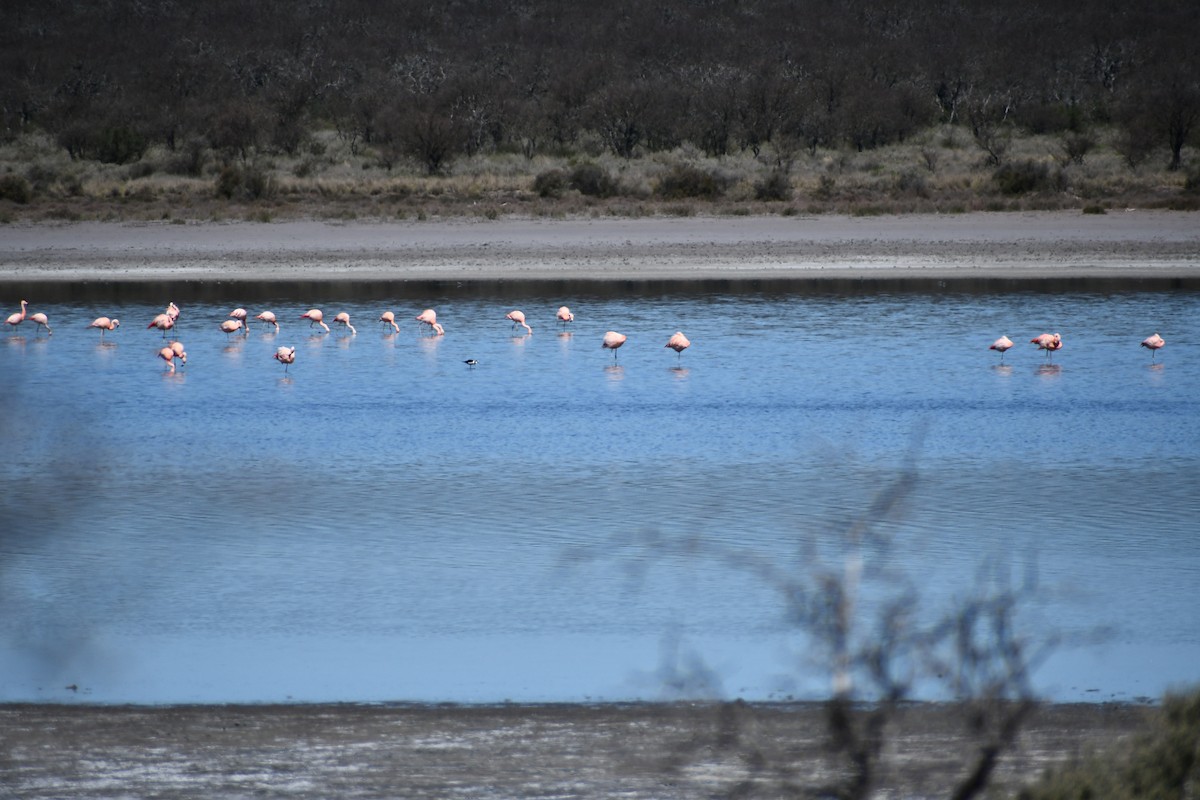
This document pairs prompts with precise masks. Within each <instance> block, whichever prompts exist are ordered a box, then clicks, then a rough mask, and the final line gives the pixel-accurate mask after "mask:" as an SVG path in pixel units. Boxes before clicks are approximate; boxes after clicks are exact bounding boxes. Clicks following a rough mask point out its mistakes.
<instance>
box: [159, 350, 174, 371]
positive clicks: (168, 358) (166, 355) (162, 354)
mask: <svg viewBox="0 0 1200 800" xmlns="http://www.w3.org/2000/svg"><path fill="white" fill-rule="evenodd" d="M158 357H159V358H161V359H162V360H163V361H165V362H167V366H169V367H170V368H171V372H174V371H175V351H174V350H172V349H171V348H169V347H164V348H162V349H161V350H159V351H158Z"/></svg>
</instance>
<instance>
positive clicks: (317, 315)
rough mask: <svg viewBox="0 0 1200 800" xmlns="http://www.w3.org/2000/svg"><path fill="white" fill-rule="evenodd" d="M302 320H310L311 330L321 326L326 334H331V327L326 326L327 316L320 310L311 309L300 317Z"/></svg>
mask: <svg viewBox="0 0 1200 800" xmlns="http://www.w3.org/2000/svg"><path fill="white" fill-rule="evenodd" d="M300 319H306V320H308V327H310V328H311V327H312V326H313V325H320V326H321V327H322V328H324V329H325V332H326V333H329V326H328V325H326V324H325V314H324V313H322V311H321V309H319V308H310V309H309V310H308V311H305V312H304V313H303V314H301V315H300Z"/></svg>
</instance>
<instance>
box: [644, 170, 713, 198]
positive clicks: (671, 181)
mask: <svg viewBox="0 0 1200 800" xmlns="http://www.w3.org/2000/svg"><path fill="white" fill-rule="evenodd" d="M655 192H656V193H657V194H658V196H659V197H661V198H663V199H664V200H683V199H685V198H689V197H699V198H702V199H705V200H715V199H717V198H719V197H720V196H721V195H723V194H724V193H725V182H724V181H723V180H722V179H721V178H720V177H719V176H717V175H714V174H713V173H711V172H708V171H706V170H702V169H700V168H699V167H694V166H690V165H687V164H680V165H677V166H675V167H674V168H672V169H671V171H670V172H668V173H667V174H665V175H663V176H662V177H661V178H659V180H658V187H657V189H656V190H655Z"/></svg>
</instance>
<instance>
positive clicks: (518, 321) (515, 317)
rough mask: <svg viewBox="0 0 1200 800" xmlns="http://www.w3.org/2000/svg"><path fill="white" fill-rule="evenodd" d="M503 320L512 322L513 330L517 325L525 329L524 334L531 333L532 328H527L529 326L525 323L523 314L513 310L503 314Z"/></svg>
mask: <svg viewBox="0 0 1200 800" xmlns="http://www.w3.org/2000/svg"><path fill="white" fill-rule="evenodd" d="M504 318H505V319H508V320H512V324H513V328H514V329H515V328H516V327H517V326H518V325H520V326H522V327H524V328H525V332H526V333H533V328H531V327H529V325H528V324H527V323H526V322H525V312H523V311H517V310H516V309H514V310H512V311H510V312H508V313H507V314H505V315H504Z"/></svg>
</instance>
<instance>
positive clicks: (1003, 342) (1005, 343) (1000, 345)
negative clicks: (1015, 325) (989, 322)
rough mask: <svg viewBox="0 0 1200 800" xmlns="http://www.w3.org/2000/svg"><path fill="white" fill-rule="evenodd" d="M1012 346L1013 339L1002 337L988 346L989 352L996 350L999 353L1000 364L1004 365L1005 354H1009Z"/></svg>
mask: <svg viewBox="0 0 1200 800" xmlns="http://www.w3.org/2000/svg"><path fill="white" fill-rule="evenodd" d="M1012 346H1013V343H1012V339H1010V338H1008V337H1007V336H1001V337H1000V338H999V339H997V340H996V341H994V342H992V343H991V344H990V345H988V350H995V351H996V352H997V353H999V354H1000V363H1001V364H1003V363H1004V354H1005V353H1006V352H1008V349H1009V348H1010V347H1012Z"/></svg>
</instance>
